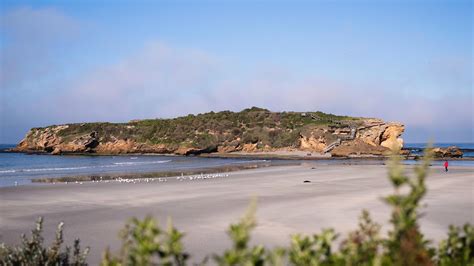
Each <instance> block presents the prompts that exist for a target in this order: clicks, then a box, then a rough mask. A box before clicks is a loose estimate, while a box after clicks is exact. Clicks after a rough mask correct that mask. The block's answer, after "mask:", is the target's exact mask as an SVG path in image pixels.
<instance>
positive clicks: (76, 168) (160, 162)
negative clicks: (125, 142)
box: [0, 160, 171, 174]
mask: <svg viewBox="0 0 474 266" xmlns="http://www.w3.org/2000/svg"><path fill="white" fill-rule="evenodd" d="M168 162H171V160H162V161H150V162H119V163H113V164H107V165H94V166H76V167H49V168H29V169H28V168H26V169H6V170H0V174H8V173H22V172H46V171H72V170H81V169H92V168H112V167H120V166H133V165H147V164H162V163H168Z"/></svg>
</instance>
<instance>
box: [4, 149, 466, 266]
mask: <svg viewBox="0 0 474 266" xmlns="http://www.w3.org/2000/svg"><path fill="white" fill-rule="evenodd" d="M428 168H429V157H427V158H426V159H425V161H424V162H423V163H422V164H421V165H419V166H417V167H416V169H415V177H414V178H411V177H408V176H407V175H405V173H404V170H403V167H402V165H401V164H400V162H399V159H398V158H397V157H394V158H393V159H392V161H391V163H390V165H389V179H390V181H391V183H392V185H393V187H394V193H393V194H391V195H389V196H387V197H385V198H384V201H385V202H386V203H387V204H388V205H390V206H391V207H392V214H391V220H390V223H391V226H392V228H391V230H390V231H389V233H388V236H386V237H382V236H381V235H380V230H381V226H380V225H379V224H377V223H375V222H374V221H373V220H372V219H371V217H370V215H369V212H368V211H366V210H364V211H362V215H361V216H360V218H359V226H358V228H357V229H356V230H355V231H353V232H350V233H349V234H348V235H347V236H346V238H344V239H342V240H341V241H339V246H338V245H337V244H336V240H337V238H338V234H336V232H335V231H334V230H333V229H324V230H322V231H321V233H319V234H313V235H309V236H308V235H300V234H298V235H294V236H292V237H291V242H290V246H289V247H280V248H275V249H272V250H270V249H265V248H264V246H263V245H250V237H251V231H252V229H254V228H255V226H256V220H255V208H256V204H255V202H253V203H252V204H251V206H250V208H249V210H248V211H247V213H246V214H245V215H244V216H243V218H242V219H241V220H240V221H239V222H238V223H236V224H232V225H231V226H230V227H229V230H228V234H229V237H230V238H231V240H232V246H231V247H230V248H229V249H227V250H225V251H224V252H223V253H222V254H214V255H212V256H211V258H212V260H213V264H217V265H222V266H224V265H239V266H240V265H241V266H247V265H303V266H313V265H314V266H316V265H320V266H325V265H400V266H401V265H440V266H448V265H474V226H473V225H470V224H466V225H464V226H463V227H462V228H459V227H455V226H450V228H449V233H448V237H447V239H445V240H442V241H441V242H440V244H439V247H437V248H435V247H433V246H432V245H431V244H430V242H429V241H428V240H427V239H425V237H424V236H423V234H422V233H421V232H420V228H419V224H418V218H419V216H420V214H419V206H420V201H421V199H422V198H423V196H424V195H425V193H426V185H425V178H426V175H427V172H428ZM41 225H42V220H41V219H40V220H39V221H38V223H37V228H36V229H35V230H33V236H32V238H31V239H30V240H28V239H26V237H24V236H22V243H21V245H20V246H19V247H14V248H12V247H7V246H6V245H4V244H2V245H1V246H0V265H85V256H86V255H87V250H86V251H84V252H82V251H80V248H79V240H76V242H75V244H74V251H73V255H72V256H70V255H69V254H70V248H68V247H66V249H65V251H61V244H62V242H63V241H62V224H60V225H59V227H58V233H57V235H56V240H55V241H54V242H53V244H52V245H51V246H50V247H49V248H43V239H42V237H41V230H42V228H41ZM121 236H122V249H121V252H120V253H119V254H117V255H114V254H111V253H110V252H109V251H108V250H106V251H105V252H104V256H103V260H102V263H101V264H102V265H103V266H117V265H189V263H188V259H189V255H188V254H187V253H186V252H185V250H184V247H183V244H182V238H183V236H184V234H183V233H181V232H179V231H178V230H177V229H176V228H174V227H173V226H172V224H171V222H169V223H168V228H167V230H163V229H161V228H160V227H159V226H158V224H157V223H156V221H155V220H154V219H152V218H151V217H146V218H145V219H144V220H138V219H136V218H134V219H132V220H131V221H130V222H129V223H127V225H126V226H125V229H124V230H123V231H122V233H121ZM336 247H338V248H336ZM209 258H210V256H208V257H206V259H205V260H204V261H203V262H202V263H201V264H206V263H207V262H208V260H209Z"/></svg>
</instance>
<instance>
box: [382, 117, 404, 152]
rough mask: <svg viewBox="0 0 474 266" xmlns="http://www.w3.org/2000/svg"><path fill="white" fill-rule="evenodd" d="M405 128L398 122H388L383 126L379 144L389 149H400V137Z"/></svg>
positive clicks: (401, 146)
mask: <svg viewBox="0 0 474 266" xmlns="http://www.w3.org/2000/svg"><path fill="white" fill-rule="evenodd" d="M404 131H405V128H404V126H403V125H402V124H399V123H390V124H388V126H387V127H386V128H385V130H384V132H383V134H382V137H381V142H380V145H381V146H383V147H386V148H389V149H391V150H401V149H402V148H403V139H402V138H400V136H401V135H402V133H403V132H404Z"/></svg>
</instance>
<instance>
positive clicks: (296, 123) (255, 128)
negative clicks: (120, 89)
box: [58, 107, 359, 148]
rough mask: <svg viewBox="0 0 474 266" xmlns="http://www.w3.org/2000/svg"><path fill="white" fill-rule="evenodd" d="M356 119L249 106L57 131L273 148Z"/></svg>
mask: <svg viewBox="0 0 474 266" xmlns="http://www.w3.org/2000/svg"><path fill="white" fill-rule="evenodd" d="M357 121H359V118H354V117H348V116H338V115H333V114H326V113H323V112H306V113H301V112H271V111H269V110H267V109H263V108H258V107H252V108H248V109H244V110H242V111H241V112H231V111H222V112H209V113H204V114H198V115H192V114H190V115H187V116H183V117H177V118H172V119H146V120H132V121H130V122H129V123H82V124H68V127H67V128H65V129H62V130H60V131H59V132H58V135H59V136H60V137H62V138H63V140H64V141H65V142H67V141H68V140H72V139H75V138H77V137H79V136H82V135H85V134H90V133H91V132H97V133H98V136H100V138H101V139H100V141H101V142H107V141H113V140H114V139H130V140H133V141H136V142H139V143H147V144H166V145H175V146H176V147H178V146H180V145H183V144H185V145H187V146H189V147H195V148H202V147H211V146H216V145H217V144H218V143H229V144H234V145H237V144H238V143H231V142H235V141H236V140H239V143H257V142H258V143H260V144H262V145H269V146H271V147H274V148H280V147H291V146H293V145H297V144H298V138H299V134H300V132H302V131H303V130H305V129H307V128H308V127H312V126H324V125H332V126H339V125H341V123H344V124H347V123H357Z"/></svg>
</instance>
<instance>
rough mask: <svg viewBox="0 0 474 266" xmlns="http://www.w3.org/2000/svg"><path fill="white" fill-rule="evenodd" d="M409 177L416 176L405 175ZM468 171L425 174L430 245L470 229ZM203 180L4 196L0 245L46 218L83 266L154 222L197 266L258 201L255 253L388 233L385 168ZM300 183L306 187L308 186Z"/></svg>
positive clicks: (253, 172)
mask: <svg viewBox="0 0 474 266" xmlns="http://www.w3.org/2000/svg"><path fill="white" fill-rule="evenodd" d="M406 168H407V170H408V172H409V173H411V172H412V170H413V166H406ZM473 170H474V168H473V167H471V166H455V167H452V168H450V171H449V173H445V172H444V169H442V167H439V166H433V167H432V168H431V170H430V171H431V174H430V175H429V177H428V179H427V185H428V194H427V196H426V198H425V199H424V200H423V204H425V203H426V204H427V206H428V207H426V208H423V209H422V212H423V213H425V214H426V215H425V216H424V217H423V218H422V219H421V225H422V226H421V228H422V230H423V233H425V234H426V235H427V236H428V237H429V238H430V239H433V240H434V241H435V242H436V241H439V240H440V239H442V238H444V237H445V236H446V234H447V230H448V225H449V224H455V225H462V224H464V223H465V222H471V223H473V222H474V217H473V212H472V211H469V210H473V209H474V198H473V193H472V188H473V185H474V184H473V182H474V179H473V178H472V172H473ZM227 174H228V175H227V176H226V175H222V176H217V177H216V178H208V179H204V178H203V179H193V180H191V179H186V180H181V181H180V180H179V179H178V178H179V177H175V178H170V179H169V180H168V182H150V183H146V182H137V183H125V182H110V183H98V182H84V183H83V184H77V183H69V184H65V183H60V184H55V185H52V184H48V185H43V186H31V185H26V186H18V187H4V188H0V200H1V201H2V205H1V206H0V213H2V215H1V217H0V241H2V242H5V243H6V244H17V243H18V242H19V235H20V234H21V233H28V232H29V231H30V229H31V228H32V227H33V225H34V221H35V220H36V218H37V217H38V216H44V218H45V234H44V236H45V238H46V241H47V242H48V241H51V239H52V237H53V236H54V230H55V229H56V225H57V223H58V222H59V221H64V222H65V240H66V243H71V242H72V240H73V238H75V237H80V238H81V241H82V242H81V243H82V244H81V245H82V246H83V247H84V246H90V247H91V248H92V249H91V254H90V257H89V260H88V261H89V263H91V264H97V263H98V261H99V260H100V257H101V252H102V251H103V250H104V249H105V248H106V247H107V246H110V247H111V249H112V250H113V251H116V250H118V248H119V243H120V242H119V239H118V237H117V234H118V232H119V230H120V229H121V228H123V226H124V224H125V222H126V221H127V220H128V219H129V218H131V217H139V218H143V217H144V216H146V215H148V214H150V215H152V216H153V217H155V218H157V219H158V220H159V221H160V222H161V225H165V221H166V220H167V218H168V217H172V218H173V222H174V224H175V225H176V227H177V228H178V229H180V230H183V231H184V232H185V234H186V236H185V238H184V243H185V247H186V250H187V251H188V252H190V254H191V255H192V260H191V261H193V262H199V261H200V259H202V258H203V257H204V255H209V254H210V253H213V252H220V251H222V250H223V249H224V248H225V247H227V246H229V245H230V241H229V240H228V238H227V236H226V233H225V232H226V230H227V227H228V225H229V224H230V223H233V222H235V221H237V220H238V218H239V217H240V216H241V215H242V214H243V213H244V211H245V209H246V207H247V205H248V203H249V201H250V199H251V198H252V197H257V199H258V204H257V206H258V208H257V222H258V226H257V228H256V229H255V232H254V234H253V235H252V242H253V243H262V244H264V245H265V246H267V247H275V246H285V245H288V244H289V243H290V242H289V241H290V235H291V234H294V233H298V232H300V233H308V234H309V233H316V232H318V231H319V230H320V229H322V228H327V227H334V228H335V229H336V230H337V231H338V232H340V233H342V234H345V233H347V232H348V231H350V230H353V229H355V227H356V225H357V217H358V216H359V215H360V212H361V210H362V209H364V208H365V209H368V210H369V211H370V212H371V214H372V216H373V217H374V220H376V221H377V222H380V223H382V224H383V226H384V227H383V230H384V232H386V230H388V229H389V226H388V220H389V218H390V217H389V212H390V209H389V207H388V206H387V205H385V204H384V203H383V202H382V201H381V197H382V196H385V195H387V194H389V193H391V192H392V188H391V186H390V184H389V182H388V179H387V177H386V175H387V168H386V166H384V165H375V164H371V165H344V164H337V165H334V164H333V165H331V164H328V165H321V164H316V163H314V162H311V161H307V162H303V163H302V164H300V165H292V166H274V167H264V168H257V169H247V170H241V171H235V172H229V173H227ZM305 180H309V181H311V182H310V183H304V181H305Z"/></svg>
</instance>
